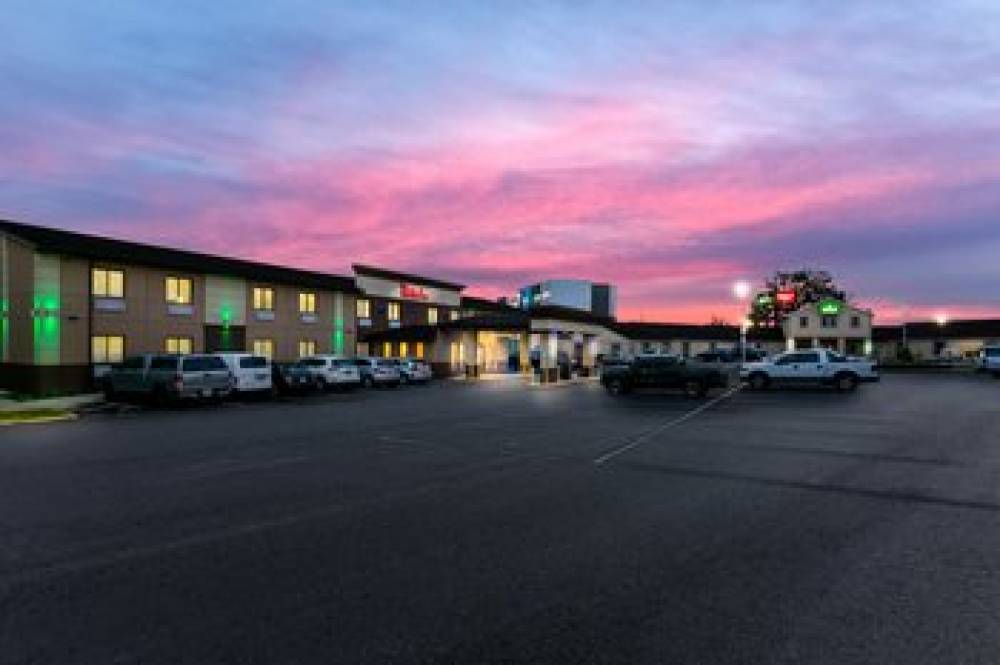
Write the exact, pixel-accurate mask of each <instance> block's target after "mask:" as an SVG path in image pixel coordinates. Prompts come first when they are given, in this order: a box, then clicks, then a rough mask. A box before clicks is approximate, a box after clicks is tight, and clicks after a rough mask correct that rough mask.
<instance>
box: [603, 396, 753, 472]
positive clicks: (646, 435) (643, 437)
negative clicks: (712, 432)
mask: <svg viewBox="0 0 1000 665" xmlns="http://www.w3.org/2000/svg"><path fill="white" fill-rule="evenodd" d="M739 390H740V385H739V384H737V385H735V386H733V387H732V388H730V389H729V390H727V391H726V392H724V393H722V394H721V395H719V396H718V397H716V398H715V399H712V400H709V401H707V402H705V403H704V404H702V405H701V406H699V407H698V408H697V409H694V410H692V411H688V412H687V413H685V414H684V415H683V416H680V417H677V418H674V419H673V420H668V421H667V422H665V423H663V424H660V425H657V426H656V427H654V428H652V429H649V430H646V431H645V432H643V433H642V434H640V435H639V436H637V437H635V438H634V439H632V440H631V441H629V442H628V443H626V444H625V445H623V446H620V447H618V448H615V449H614V450H612V451H610V452H607V453H605V454H603V455H601V456H600V457H598V458H597V459H595V460H594V465H595V466H600V465H602V464H604V463H605V462H608V461H610V460H612V459H614V458H616V457H618V456H619V455H621V454H623V453H627V452H628V451H630V450H632V449H633V448H636V447H638V446H640V445H641V444H643V443H645V442H646V441H649V440H650V439H651V438H653V437H654V436H656V435H657V434H660V433H661V432H663V431H665V430H668V429H670V428H671V427H675V426H677V425H680V424H681V423H683V422H686V421H688V420H691V419H692V418H694V417H695V416H697V415H698V414H699V413H701V412H703V411H705V410H707V409H710V408H711V407H713V406H715V405H716V404H718V403H719V402H721V401H722V400H724V399H728V398H729V397H732V396H733V395H735V394H736V393H737V392H739Z"/></svg>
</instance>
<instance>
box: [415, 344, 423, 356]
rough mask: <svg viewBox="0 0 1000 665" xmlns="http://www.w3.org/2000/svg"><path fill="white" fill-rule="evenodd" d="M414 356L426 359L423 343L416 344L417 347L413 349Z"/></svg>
mask: <svg viewBox="0 0 1000 665" xmlns="http://www.w3.org/2000/svg"><path fill="white" fill-rule="evenodd" d="M413 355H415V356H416V357H418V358H423V357H424V343H423V342H417V343H416V347H415V348H414V349H413Z"/></svg>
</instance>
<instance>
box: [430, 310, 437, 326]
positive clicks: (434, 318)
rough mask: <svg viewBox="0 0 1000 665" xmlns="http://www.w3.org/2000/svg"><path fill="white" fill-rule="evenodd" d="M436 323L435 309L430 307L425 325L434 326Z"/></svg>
mask: <svg viewBox="0 0 1000 665" xmlns="http://www.w3.org/2000/svg"><path fill="white" fill-rule="evenodd" d="M437 322H438V310H437V307H431V308H430V309H428V310H427V323H428V324H430V325H432V326H436V325H437Z"/></svg>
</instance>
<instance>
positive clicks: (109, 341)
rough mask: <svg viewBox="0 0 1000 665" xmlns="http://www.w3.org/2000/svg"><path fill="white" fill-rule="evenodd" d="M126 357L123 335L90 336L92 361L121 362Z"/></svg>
mask: <svg viewBox="0 0 1000 665" xmlns="http://www.w3.org/2000/svg"><path fill="white" fill-rule="evenodd" d="M124 357H125V338H124V337H123V336H122V335H94V336H93V337H91V338H90V362H92V363H120V362H121V361H122V359H123V358H124Z"/></svg>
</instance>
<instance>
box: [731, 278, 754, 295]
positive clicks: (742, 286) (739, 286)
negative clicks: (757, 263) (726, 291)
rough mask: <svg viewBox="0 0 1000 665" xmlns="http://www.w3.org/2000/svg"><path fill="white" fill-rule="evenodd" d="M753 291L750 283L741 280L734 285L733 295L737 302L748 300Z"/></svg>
mask: <svg viewBox="0 0 1000 665" xmlns="http://www.w3.org/2000/svg"><path fill="white" fill-rule="evenodd" d="M751 289H752V287H751V286H750V282H748V281H746V280H745V279H741V280H738V281H736V282H735V283H734V284H733V295H734V296H736V299H737V300H746V299H747V298H749V297H750V291H751Z"/></svg>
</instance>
